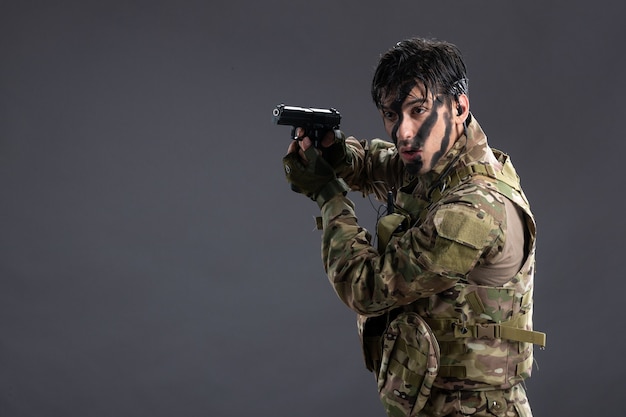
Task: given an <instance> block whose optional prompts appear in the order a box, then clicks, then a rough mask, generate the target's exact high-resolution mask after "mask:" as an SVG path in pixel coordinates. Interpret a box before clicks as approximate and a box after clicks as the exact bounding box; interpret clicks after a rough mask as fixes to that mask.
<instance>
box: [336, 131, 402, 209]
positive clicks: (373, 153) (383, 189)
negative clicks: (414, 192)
mask: <svg viewBox="0 0 626 417" xmlns="http://www.w3.org/2000/svg"><path fill="white" fill-rule="evenodd" d="M346 148H347V151H348V152H350V154H351V158H348V159H349V160H350V163H349V164H347V165H344V166H343V167H342V168H340V169H339V171H338V172H337V175H338V176H340V177H342V178H343V179H344V181H346V183H347V184H348V185H349V186H350V188H351V190H352V191H360V192H361V193H362V194H363V196H366V195H368V194H374V195H375V196H376V197H377V198H378V199H380V200H384V199H385V196H386V194H387V191H388V190H390V189H392V188H394V187H395V188H397V187H398V186H399V185H400V184H401V181H402V176H403V167H402V162H401V161H400V158H399V157H398V153H397V151H396V147H395V145H394V144H393V143H390V142H387V141H383V140H381V139H373V140H372V141H371V142H367V141H365V140H363V141H358V140H357V139H356V138H354V137H352V136H350V137H348V138H347V139H346Z"/></svg>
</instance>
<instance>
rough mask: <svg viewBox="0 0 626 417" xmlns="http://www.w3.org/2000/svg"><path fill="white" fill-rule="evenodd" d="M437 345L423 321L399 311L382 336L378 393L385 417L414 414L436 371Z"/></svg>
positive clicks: (412, 416)
mask: <svg viewBox="0 0 626 417" xmlns="http://www.w3.org/2000/svg"><path fill="white" fill-rule="evenodd" d="M439 355H440V353H439V344H438V343H437V340H436V339H435V335H434V334H433V332H432V330H431V329H430V327H428V325H427V324H426V322H425V321H424V320H423V319H422V318H421V317H420V316H419V315H418V314H417V313H414V312H403V313H400V314H399V315H398V317H397V318H395V319H394V320H393V321H392V322H391V323H390V324H389V327H388V328H387V330H386V331H385V334H384V335H383V346H382V358H381V366H380V370H379V372H378V392H379V396H380V400H381V401H382V403H383V406H384V407H385V410H386V412H387V415H388V416H389V417H415V416H417V415H418V413H419V412H420V410H422V408H424V405H425V404H426V401H427V400H428V397H429V396H430V391H431V388H432V386H433V382H434V381H435V378H436V377H437V373H438V371H439Z"/></svg>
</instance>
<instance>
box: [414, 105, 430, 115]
mask: <svg viewBox="0 0 626 417" xmlns="http://www.w3.org/2000/svg"><path fill="white" fill-rule="evenodd" d="M411 112H412V113H413V114H424V113H426V108H425V107H422V106H415V107H413V108H412V109H411Z"/></svg>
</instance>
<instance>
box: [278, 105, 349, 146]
mask: <svg viewBox="0 0 626 417" xmlns="http://www.w3.org/2000/svg"><path fill="white" fill-rule="evenodd" d="M272 116H273V120H274V123H275V124H277V125H287V126H291V127H292V128H291V138H292V139H294V140H299V139H302V138H303V137H305V136H308V137H309V139H311V141H313V143H314V145H315V146H316V147H319V142H320V141H321V140H322V139H323V138H324V135H325V134H326V132H328V131H332V130H335V129H339V122H340V121H341V114H339V112H338V111H337V110H336V109H333V108H330V109H318V108H313V107H299V106H288V105H285V104H279V105H278V106H276V108H275V109H274V111H273V112H272ZM299 127H300V128H302V129H304V135H301V136H300V137H298V136H296V129H297V128H299Z"/></svg>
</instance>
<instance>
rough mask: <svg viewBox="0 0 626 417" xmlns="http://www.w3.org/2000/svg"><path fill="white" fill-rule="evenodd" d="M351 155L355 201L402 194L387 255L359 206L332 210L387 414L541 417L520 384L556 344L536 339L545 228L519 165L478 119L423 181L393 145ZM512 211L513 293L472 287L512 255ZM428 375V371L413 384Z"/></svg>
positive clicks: (338, 274)
mask: <svg viewBox="0 0 626 417" xmlns="http://www.w3.org/2000/svg"><path fill="white" fill-rule="evenodd" d="M346 143H347V144H348V148H349V150H350V154H351V156H352V158H351V159H352V162H351V165H350V166H346V167H345V168H343V169H340V171H339V175H340V176H342V177H343V178H344V180H345V181H346V182H347V183H348V184H349V185H350V187H351V188H352V190H355V191H361V192H362V193H363V194H364V195H366V194H370V193H373V194H375V195H376V196H377V197H378V198H380V199H383V198H386V195H387V192H388V190H394V192H395V197H394V199H395V205H396V207H397V213H396V214H394V215H393V216H389V218H387V219H386V220H385V221H388V220H390V221H391V223H390V224H391V228H389V227H388V228H387V229H388V230H387V235H386V236H385V233H379V248H378V250H376V248H374V247H373V246H372V245H371V235H370V234H369V232H368V231H367V230H365V229H364V228H363V227H361V226H359V225H358V223H357V219H356V216H355V213H354V206H353V203H352V202H351V201H350V200H349V199H347V198H345V197H343V196H337V197H334V198H333V199H331V200H330V201H328V202H327V203H326V204H325V205H324V206H323V207H322V227H323V235H322V257H323V261H324V265H325V268H326V272H327V273H328V277H329V280H330V282H331V283H332V285H333V287H334V289H335V291H336V293H337V295H338V296H339V297H340V298H341V300H342V301H343V302H344V303H346V304H347V305H348V306H349V307H350V308H351V309H353V310H354V311H356V312H357V313H358V314H359V316H358V324H359V325H358V328H359V334H360V336H361V338H362V341H363V348H364V353H365V359H366V364H367V366H368V368H369V369H370V370H372V371H373V372H374V373H375V374H376V375H377V379H378V388H379V391H380V392H381V399H382V400H383V403H384V405H385V408H386V410H387V413H388V414H389V415H390V416H405V415H411V416H444V415H459V416H460V415H473V416H486V415H489V416H492V415H497V416H516V415H520V416H531V411H530V407H529V405H528V401H527V400H526V394H525V391H524V389H523V387H522V385H521V384H520V382H521V381H523V380H524V379H525V378H527V377H529V376H530V374H531V366H532V362H533V355H532V346H533V344H539V345H543V344H544V343H545V335H543V334H542V333H539V332H534V331H533V330H532V293H533V272H534V251H535V223H534V220H533V216H532V214H531V212H530V208H529V205H528V202H527V200H526V198H525V196H524V194H523V192H522V190H521V188H520V186H519V178H518V177H517V174H516V173H515V170H514V168H513V166H512V164H511V162H510V160H509V159H508V157H507V156H506V155H504V154H502V153H500V152H498V151H496V150H493V149H491V148H490V147H489V146H488V144H487V138H486V136H485V134H484V133H483V131H482V129H481V128H480V126H479V124H478V122H477V121H476V120H475V119H473V120H472V121H471V123H470V124H469V125H468V127H467V129H466V134H465V135H463V136H461V137H460V138H459V139H458V140H457V141H456V143H455V144H454V146H453V147H452V148H451V149H450V151H448V153H447V154H446V155H445V156H444V157H443V158H442V159H441V160H440V161H439V162H438V163H437V164H436V166H435V167H434V168H433V169H432V170H431V171H430V172H428V173H427V174H425V175H421V176H419V177H415V178H413V177H411V176H410V175H409V174H408V173H407V172H406V171H405V169H404V166H403V163H402V162H401V160H400V158H399V157H398V154H397V152H396V148H395V146H393V145H392V144H391V143H389V142H384V141H381V140H373V141H371V143H367V142H365V141H363V142H358V141H357V140H356V139H354V138H348V139H347V141H346ZM505 199H508V200H509V201H510V202H512V203H513V205H514V206H515V207H516V208H517V209H518V210H519V213H521V218H522V222H523V228H524V229H525V237H523V238H522V240H523V241H524V242H525V243H524V244H525V248H524V259H523V263H522V265H521V268H520V269H519V271H518V272H517V274H512V275H514V276H511V277H510V279H509V280H508V281H507V282H506V283H505V284H503V285H500V284H498V285H495V284H493V283H491V284H484V282H476V281H473V280H472V279H471V278H470V277H471V273H472V271H473V270H475V269H476V268H478V267H480V266H481V265H482V264H483V263H485V262H488V260H489V259H490V258H492V257H493V256H495V255H496V254H498V253H499V252H501V251H502V248H503V246H504V245H505V243H506V238H507V215H506V214H507V213H506V210H505ZM509 204H510V203H509ZM383 223H384V222H383ZM381 235H382V236H381ZM381 239H383V241H382V242H380V240H381ZM507 278H508V277H507ZM486 282H487V283H489V280H487V281H486ZM424 340H428V346H426V344H425V343H424ZM425 346H426V347H425ZM418 351H420V352H419V354H417V353H415V352H418ZM424 357H425V359H424ZM415 358H417V359H415ZM420 358H421V359H420ZM422 359H424V360H422ZM412 361H413V362H412ZM415 361H417V362H415ZM419 367H423V368H425V369H426V368H427V370H426V371H422V374H421V375H414V371H415V369H413V368H419ZM424 372H425V373H426V374H427V378H426V380H424V375H423V373H424ZM428 376H430V378H431V380H429V379H428ZM416 403H417V405H416ZM424 403H425V404H424ZM422 407H424V408H423V410H422V411H420V412H417V411H415V409H418V408H422Z"/></svg>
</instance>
